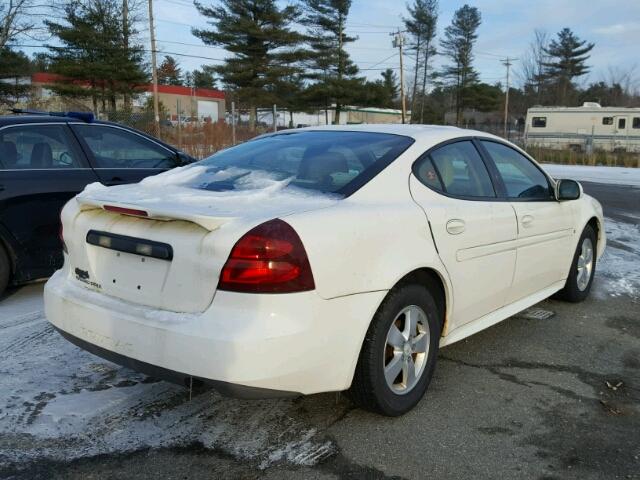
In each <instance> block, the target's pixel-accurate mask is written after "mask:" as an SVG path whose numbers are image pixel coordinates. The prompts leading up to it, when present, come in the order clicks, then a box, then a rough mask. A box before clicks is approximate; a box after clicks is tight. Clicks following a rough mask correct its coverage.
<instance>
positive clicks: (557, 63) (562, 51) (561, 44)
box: [544, 28, 595, 105]
mask: <svg viewBox="0 0 640 480" xmlns="http://www.w3.org/2000/svg"><path fill="white" fill-rule="evenodd" d="M594 46H595V45H594V44H593V43H587V41H586V40H580V39H579V38H578V37H577V36H576V35H575V34H574V33H573V32H572V31H571V30H570V29H569V28H563V29H562V30H560V31H559V32H558V38H557V39H554V40H551V42H549V46H548V47H546V48H545V49H544V51H545V53H546V54H547V55H548V56H549V57H550V60H549V61H547V62H545V63H544V68H545V70H544V75H545V77H546V78H547V79H549V80H551V81H552V82H554V83H555V84H556V86H557V91H558V100H559V102H560V104H561V105H565V104H566V101H567V94H568V91H569V89H572V88H574V85H573V79H574V78H576V77H581V76H582V75H585V74H586V73H588V72H589V67H588V66H587V65H586V61H587V60H588V59H589V57H590V55H587V54H588V53H589V52H590V51H591V50H592V49H593V47H594Z"/></svg>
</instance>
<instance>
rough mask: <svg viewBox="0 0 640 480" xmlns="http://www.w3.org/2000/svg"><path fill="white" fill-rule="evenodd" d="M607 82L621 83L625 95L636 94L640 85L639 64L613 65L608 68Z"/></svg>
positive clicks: (611, 83)
mask: <svg viewBox="0 0 640 480" xmlns="http://www.w3.org/2000/svg"><path fill="white" fill-rule="evenodd" d="M605 82H606V83H607V84H608V85H609V86H613V85H620V88H621V89H622V93H623V94H624V95H625V96H634V95H636V94H637V93H638V87H639V86H640V76H639V75H638V64H637V63H634V64H631V65H629V66H627V67H620V66H616V67H614V66H611V65H609V67H608V68H607V75H606V78H605Z"/></svg>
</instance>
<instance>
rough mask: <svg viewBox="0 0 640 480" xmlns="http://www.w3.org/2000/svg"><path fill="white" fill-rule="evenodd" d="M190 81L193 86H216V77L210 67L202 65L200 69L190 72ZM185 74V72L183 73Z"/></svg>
mask: <svg viewBox="0 0 640 480" xmlns="http://www.w3.org/2000/svg"><path fill="white" fill-rule="evenodd" d="M190 75H191V83H192V85H191V86H193V87H194V88H210V89H214V88H216V79H215V77H214V75H213V69H212V67H210V66H208V65H203V66H202V69H200V70H198V69H196V70H194V71H192V72H191V74H190ZM185 76H186V74H185Z"/></svg>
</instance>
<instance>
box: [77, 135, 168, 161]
mask: <svg viewBox="0 0 640 480" xmlns="http://www.w3.org/2000/svg"><path fill="white" fill-rule="evenodd" d="M74 130H75V132H76V133H77V134H78V135H79V136H80V137H81V138H82V139H83V140H84V141H85V143H86V144H87V146H88V147H89V150H91V153H92V154H93V158H94V161H95V164H96V165H95V167H96V168H158V169H166V168H173V167H175V166H177V165H178V160H177V157H176V154H175V153H173V152H172V151H170V150H168V149H166V148H164V147H162V146H160V145H158V144H156V143H153V142H152V141H150V140H147V139H146V138H144V137H142V136H140V135H137V134H135V133H132V132H128V131H126V130H123V129H120V128H114V127H107V126H100V125H75V126H74Z"/></svg>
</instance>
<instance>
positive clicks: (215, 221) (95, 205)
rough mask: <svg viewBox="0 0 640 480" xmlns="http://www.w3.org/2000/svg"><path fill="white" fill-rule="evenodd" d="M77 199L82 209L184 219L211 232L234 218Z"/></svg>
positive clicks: (154, 217) (152, 217) (155, 218)
mask: <svg viewBox="0 0 640 480" xmlns="http://www.w3.org/2000/svg"><path fill="white" fill-rule="evenodd" d="M76 201H77V202H78V205H79V206H80V211H87V210H98V209H99V210H105V211H111V212H117V213H121V214H123V215H131V216H137V217H141V218H149V219H152V220H161V221H165V222H169V221H172V220H184V221H187V222H191V223H195V224H196V225H200V226H201V227H202V228H204V229H206V230H209V231H210V232H212V231H214V230H217V229H218V228H220V226H221V225H223V224H225V223H227V222H229V221H231V220H233V219H234V217H210V216H207V215H197V214H191V213H188V212H183V211H180V210H177V209H176V210H172V209H171V208H170V207H169V208H167V207H166V206H165V207H160V208H156V207H153V206H151V207H146V206H145V207H141V206H140V205H135V204H128V203H122V202H113V201H111V200H100V199H98V198H88V197H83V196H78V197H76Z"/></svg>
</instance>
